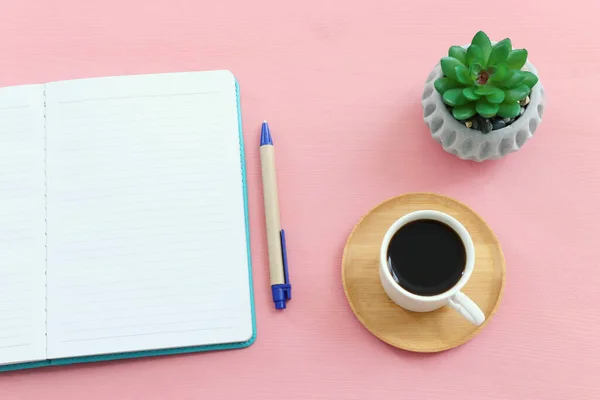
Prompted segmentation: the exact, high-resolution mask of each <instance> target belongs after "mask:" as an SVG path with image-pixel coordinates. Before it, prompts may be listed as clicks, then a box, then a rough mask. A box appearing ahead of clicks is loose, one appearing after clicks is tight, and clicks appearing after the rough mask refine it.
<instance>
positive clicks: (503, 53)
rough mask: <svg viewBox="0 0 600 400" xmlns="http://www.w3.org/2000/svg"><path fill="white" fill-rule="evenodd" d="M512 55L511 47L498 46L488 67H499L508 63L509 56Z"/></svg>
mask: <svg viewBox="0 0 600 400" xmlns="http://www.w3.org/2000/svg"><path fill="white" fill-rule="evenodd" d="M509 53H510V46H509V45H508V44H507V43H503V44H500V43H498V44H496V45H495V46H494V47H493V48H492V52H491V54H490V58H489V59H488V66H491V65H499V64H503V63H505V62H506V59H507V58H508V54H509Z"/></svg>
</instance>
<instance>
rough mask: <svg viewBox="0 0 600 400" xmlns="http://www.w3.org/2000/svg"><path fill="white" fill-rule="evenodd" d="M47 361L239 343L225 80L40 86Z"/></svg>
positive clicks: (242, 292)
mask: <svg viewBox="0 0 600 400" xmlns="http://www.w3.org/2000/svg"><path fill="white" fill-rule="evenodd" d="M46 101H47V121H46V124H47V149H48V151H47V175H48V181H47V185H48V357H49V358H61V357H71V356H84V355H95V354H105V353H117V352H129V351H138V350H149V349H165V348H172V347H182V346H194V345H205V344H217V343H229V342H238V341H245V340H248V339H249V338H250V337H251V336H252V319H251V317H252V315H251V305H250V291H249V274H248V254H247V250H246V234H245V215H244V203H243V190H242V170H241V160H240V142H239V133H238V132H239V131H238V115H237V103H236V92H235V80H234V78H233V76H232V75H231V74H230V73H229V72H226V71H216V72H201V73H179V74H160V75H147V76H131V77H110V78H97V79H86V80H77V81H66V82H58V83H52V84H49V85H47V100H46Z"/></svg>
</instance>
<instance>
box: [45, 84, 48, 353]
mask: <svg viewBox="0 0 600 400" xmlns="http://www.w3.org/2000/svg"><path fill="white" fill-rule="evenodd" d="M46 87H47V86H46V85H44V247H45V264H46V269H45V271H44V289H45V292H44V293H46V295H45V301H44V307H45V310H44V311H45V313H44V324H45V326H46V333H45V335H46V354H48V130H47V128H46V106H47V103H46Z"/></svg>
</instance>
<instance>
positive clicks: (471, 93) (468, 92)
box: [463, 86, 481, 101]
mask: <svg viewBox="0 0 600 400" xmlns="http://www.w3.org/2000/svg"><path fill="white" fill-rule="evenodd" d="M463 95H464V96H465V97H466V98H467V99H469V100H471V101H475V100H479V98H480V97H481V96H480V95H478V94H477V93H475V87H474V86H470V87H468V88H464V89H463Z"/></svg>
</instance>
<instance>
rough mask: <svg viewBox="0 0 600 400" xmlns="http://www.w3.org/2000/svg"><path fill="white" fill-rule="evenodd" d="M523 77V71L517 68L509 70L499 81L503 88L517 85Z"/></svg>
mask: <svg viewBox="0 0 600 400" xmlns="http://www.w3.org/2000/svg"><path fill="white" fill-rule="evenodd" d="M523 79H525V73H524V72H523V71H518V70H513V69H511V70H509V71H508V72H507V73H506V76H505V77H504V80H503V81H502V83H501V86H502V87H504V88H511V87H515V86H517V85H518V84H519V83H521V81H522V80H523Z"/></svg>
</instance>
